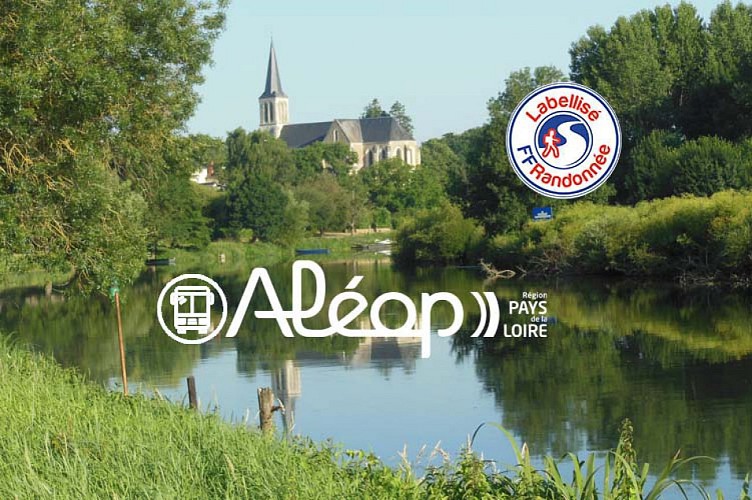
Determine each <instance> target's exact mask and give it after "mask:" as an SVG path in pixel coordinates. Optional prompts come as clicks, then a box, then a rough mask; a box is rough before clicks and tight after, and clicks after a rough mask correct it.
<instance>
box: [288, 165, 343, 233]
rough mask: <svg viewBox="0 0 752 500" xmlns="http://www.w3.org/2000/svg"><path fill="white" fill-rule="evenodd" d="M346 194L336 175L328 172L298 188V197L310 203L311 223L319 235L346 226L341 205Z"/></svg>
mask: <svg viewBox="0 0 752 500" xmlns="http://www.w3.org/2000/svg"><path fill="white" fill-rule="evenodd" d="M346 195H347V193H345V192H344V190H343V189H342V187H341V186H340V185H339V184H338V183H337V180H336V179H335V178H334V176H332V175H330V174H328V173H321V174H319V175H318V176H316V177H315V178H314V179H312V180H310V181H309V182H306V183H304V184H302V185H301V186H299V187H298V190H297V196H298V198H300V199H301V200H304V201H305V202H307V203H308V211H309V212H308V214H309V220H310V224H311V226H312V227H313V228H314V229H315V230H316V231H317V232H318V233H319V235H322V234H323V233H324V231H327V230H332V229H337V230H339V229H341V228H343V227H344V226H345V224H346V221H345V217H344V213H343V211H342V210H341V205H342V200H343V199H344V198H346Z"/></svg>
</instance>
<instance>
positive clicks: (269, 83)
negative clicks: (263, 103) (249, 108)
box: [259, 42, 287, 99]
mask: <svg viewBox="0 0 752 500" xmlns="http://www.w3.org/2000/svg"><path fill="white" fill-rule="evenodd" d="M264 97H287V95H286V94H285V93H284V92H283V91H282V80H281V79H280V78H279V68H278V67H277V53H276V52H275V51H274V42H272V43H271V46H270V47H269V66H267V68H266V87H264V93H263V94H261V96H260V97H259V98H260V99H262V98H264Z"/></svg>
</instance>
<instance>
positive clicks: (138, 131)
mask: <svg viewBox="0 0 752 500" xmlns="http://www.w3.org/2000/svg"><path fill="white" fill-rule="evenodd" d="M224 7H225V2H224V0H219V2H218V3H211V2H194V1H192V0H134V1H131V2H121V1H118V0H93V1H87V2H81V1H79V0H59V1H56V2H46V1H41V0H31V1H20V0H9V1H5V2H2V3H0V257H2V258H3V260H2V263H0V267H5V268H6V269H7V268H10V269H13V268H27V267H35V268H41V269H44V270H46V271H50V272H51V271H60V270H71V271H73V272H74V273H75V275H76V277H77V278H79V279H78V282H79V283H80V284H81V285H82V286H83V287H85V288H91V287H106V286H107V285H108V284H109V282H110V281H111V280H113V279H115V278H117V279H120V280H121V281H127V280H129V279H131V278H132V277H133V276H134V275H135V274H136V273H137V272H138V269H139V266H140V265H141V263H142V259H143V257H144V255H145V251H146V238H147V234H148V230H149V221H150V217H149V216H147V214H149V213H150V209H151V207H152V206H154V202H155V200H156V198H157V195H158V193H159V190H160V189H161V188H162V187H163V185H164V181H165V180H166V179H170V178H171V176H174V175H184V172H178V171H176V170H179V168H178V167H176V166H175V163H172V162H170V161H169V159H170V158H175V157H176V156H179V151H177V150H178V149H179V147H178V146H179V134H180V132H181V130H182V129H183V127H184V125H185V123H186V120H187V119H188V118H189V117H190V116H191V114H192V113H193V111H194V108H195V106H196V104H197V102H198V96H197V93H196V91H195V87H196V85H197V84H199V83H201V82H202V76H201V70H202V68H203V66H204V65H206V64H207V63H208V62H209V61H210V56H211V48H212V43H213V41H214V40H215V38H216V37H217V35H218V33H219V31H220V30H221V28H222V26H223V23H224V14H223V11H224ZM3 264H4V266H3Z"/></svg>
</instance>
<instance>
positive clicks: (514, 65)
mask: <svg viewBox="0 0 752 500" xmlns="http://www.w3.org/2000/svg"><path fill="white" fill-rule="evenodd" d="M665 3H666V2H660V1H656V0H653V1H650V0H630V1H629V2H613V1H611V2H609V1H598V0H572V1H570V2H553V1H549V0H526V1H515V2H508V1H504V0H420V1H419V0H372V1H366V0H358V1H355V0H331V1H330V0H321V1H318V2H313V1H311V0H273V1H271V0H270V1H266V2H260V1H257V0H234V1H233V2H232V3H231V5H230V7H229V9H228V10H227V24H226V28H225V31H224V33H222V35H221V36H220V38H219V39H218V40H217V41H216V43H215V46H214V56H213V59H214V63H213V65H212V66H211V67H208V68H206V69H205V70H204V74H205V78H206V81H205V83H204V84H203V85H202V86H201V87H199V89H198V91H199V94H200V96H201V103H200V104H199V106H198V108H197V110H196V113H195V115H194V117H193V118H192V119H191V120H190V121H189V122H188V131H189V132H190V133H206V134H210V135H213V136H216V137H221V138H224V137H225V135H226V133H227V132H228V131H230V130H234V129H235V128H237V127H243V128H245V129H247V130H253V129H256V128H257V127H258V117H259V113H258V96H259V95H260V94H261V93H262V92H263V87H264V82H265V78H266V67H267V62H268V57H269V43H270V40H271V38H272V37H273V38H274V47H275V49H276V51H277V62H278V64H279V70H280V77H281V80H282V87H283V89H284V91H285V93H286V94H287V96H288V98H289V107H290V122H291V123H303V122H315V121H328V120H332V119H335V118H357V117H359V116H360V114H361V113H362V111H363V108H364V107H365V105H366V104H367V103H368V102H370V100H371V99H373V98H378V99H379V101H380V102H381V104H382V106H383V107H384V108H388V107H389V106H391V104H392V103H393V102H394V101H400V102H402V103H403V104H404V105H405V108H406V109H407V113H408V114H409V115H410V116H411V117H412V119H413V124H414V126H415V137H416V139H418V140H419V141H425V140H427V139H430V138H434V137H440V136H442V135H443V134H445V133H448V132H455V133H456V132H462V131H464V130H467V129H469V128H472V127H477V126H479V125H482V124H483V123H485V122H486V120H487V117H488V113H487V110H486V103H487V102H488V100H489V99H490V98H492V97H495V96H496V95H498V93H499V92H500V91H502V90H503V88H504V80H505V78H506V77H507V76H508V75H509V73H511V72H512V71H514V70H517V69H520V68H524V67H526V66H529V67H531V68H533V67H536V66H544V65H554V66H556V67H558V68H559V69H561V70H562V71H564V73H565V74H567V73H568V72H569V47H570V46H571V44H572V43H573V42H575V41H576V40H578V39H579V38H580V37H582V36H584V35H585V33H586V31H587V28H588V27H590V26H593V25H596V24H600V25H602V26H605V27H610V26H611V25H613V23H614V21H615V20H616V19H617V18H618V17H619V16H623V15H626V16H629V15H631V14H633V13H635V12H637V11H639V10H641V9H644V8H654V7H655V6H656V5H662V4H665ZM692 3H693V5H695V7H696V8H697V10H698V13H699V14H700V16H701V17H702V18H703V19H705V20H707V19H708V18H709V16H710V13H711V11H712V10H713V8H714V7H715V6H716V5H717V4H718V0H713V1H710V0H697V1H695V2H692ZM672 5H676V2H673V3H672Z"/></svg>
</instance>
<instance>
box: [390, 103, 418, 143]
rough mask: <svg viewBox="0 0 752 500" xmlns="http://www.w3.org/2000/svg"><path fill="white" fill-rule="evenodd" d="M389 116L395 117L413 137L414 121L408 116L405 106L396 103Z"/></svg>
mask: <svg viewBox="0 0 752 500" xmlns="http://www.w3.org/2000/svg"><path fill="white" fill-rule="evenodd" d="M389 115H391V116H393V117H394V118H395V119H396V120H397V121H398V122H399V124H400V125H402V128H404V129H405V131H406V132H407V133H408V134H410V135H413V119H412V118H410V116H408V114H407V111H406V110H405V105H404V104H402V103H401V102H399V101H395V102H394V104H392V107H391V108H389Z"/></svg>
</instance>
